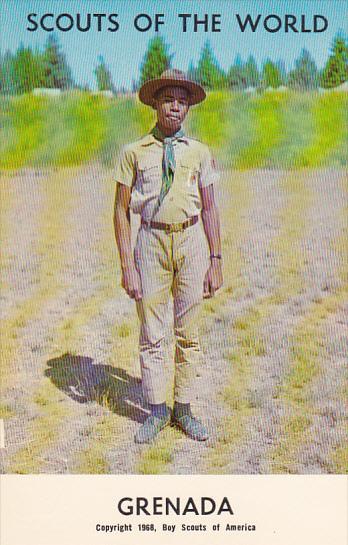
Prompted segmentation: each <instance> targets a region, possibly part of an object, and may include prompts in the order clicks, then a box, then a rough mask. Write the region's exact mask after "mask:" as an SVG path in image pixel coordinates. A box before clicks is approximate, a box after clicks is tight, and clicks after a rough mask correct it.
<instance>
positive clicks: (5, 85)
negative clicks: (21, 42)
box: [0, 50, 15, 94]
mask: <svg viewBox="0 0 348 545" xmlns="http://www.w3.org/2000/svg"><path fill="white" fill-rule="evenodd" d="M13 59H14V56H13V55H12V53H11V52H10V51H9V50H7V51H6V53H5V55H0V91H1V93H4V94H13V93H14V92H15V81H14V71H13V69H14V66H13Z"/></svg>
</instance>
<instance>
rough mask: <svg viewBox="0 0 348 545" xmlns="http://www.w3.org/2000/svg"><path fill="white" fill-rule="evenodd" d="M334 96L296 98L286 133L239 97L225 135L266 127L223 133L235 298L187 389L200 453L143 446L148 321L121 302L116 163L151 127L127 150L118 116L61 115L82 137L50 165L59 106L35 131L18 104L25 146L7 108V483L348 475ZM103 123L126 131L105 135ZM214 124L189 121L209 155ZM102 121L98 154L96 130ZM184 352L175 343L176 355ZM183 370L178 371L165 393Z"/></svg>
mask: <svg viewBox="0 0 348 545" xmlns="http://www.w3.org/2000/svg"><path fill="white" fill-rule="evenodd" d="M328 97H329V95H327V96H326V95H325V96H324V97H319V98H317V99H316V100H315V101H313V100H312V99H311V100H312V101H310V100H309V98H308V97H305V96H303V97H302V96H300V97H299V98H298V99H296V100H298V101H299V102H298V104H299V108H298V109H297V111H296V113H294V116H291V117H289V116H288V117H287V113H286V112H287V111H288V110H289V108H290V106H289V100H288V99H287V98H286V97H285V98H284V97H282V96H276V97H273V98H272V99H271V98H269V97H268V98H267V101H266V99H264V98H262V97H261V98H257V99H255V100H256V104H254V105H253V106H252V107H251V106H250V108H249V107H248V108H246V107H245V108H244V110H243V109H241V101H243V100H245V99H243V98H240V97H234V98H233V100H230V101H228V103H226V105H225V106H224V108H225V107H226V108H227V109H228V111H229V112H230V115H231V117H230V118H229V119H230V120H233V119H234V117H233V115H232V113H233V112H235V115H236V116H238V115H239V116H240V117H241V118H243V119H239V120H237V117H236V123H246V120H247V118H249V117H250V119H251V121H250V123H252V124H253V125H252V127H251V126H250V125H248V126H247V125H245V131H244V132H243V134H242V135H241V137H240V138H239V139H238V127H240V126H241V125H238V126H237V127H236V125H234V124H233V123H232V121H231V123H226V124H225V125H224V124H223V120H221V122H220V124H219V125H218V129H217V130H218V131H220V132H214V134H215V136H216V139H217V140H216V141H215V142H216V146H215V153H216V155H217V157H218V160H219V163H220V166H221V170H222V177H221V181H220V182H219V186H218V189H217V191H218V201H219V205H220V210H221V216H222V232H223V255H224V279H225V282H224V286H223V288H222V289H221V291H220V292H218V293H217V294H216V296H215V298H213V299H211V300H207V301H206V302H205V303H204V307H203V317H202V323H201V338H202V346H203V350H204V360H203V362H202V366H201V368H200V370H199V374H198V375H197V377H196V378H195V380H194V382H193V383H192V396H193V405H194V408H195V412H196V413H197V414H198V415H199V416H201V417H202V419H203V420H205V421H206V423H207V425H208V427H209V430H210V439H209V441H208V442H207V443H205V444H198V443H194V442H193V441H191V440H189V439H187V438H186V437H184V436H183V435H182V434H181V433H179V432H178V431H177V430H174V429H172V428H168V429H166V430H164V431H163V432H162V434H161V435H160V436H159V438H158V440H157V441H156V442H155V444H154V445H152V446H151V445H150V446H140V445H135V444H134V443H133V434H134V432H135V431H136V429H137V427H138V426H139V425H140V423H141V422H142V421H143V419H144V418H145V417H146V415H147V408H146V406H145V405H144V403H143V400H142V394H141V381H140V369H139V364H138V358H137V337H138V324H137V318H136V311H135V306H134V303H133V302H132V301H131V300H129V299H128V298H127V296H126V294H125V293H124V292H123V290H122V289H121V287H120V270H119V262H118V257H117V252H116V246H115V242H114V235H113V225H112V214H113V201H114V192H115V184H114V181H113V168H112V166H113V157H114V153H113V152H112V153H111V152H110V149H111V148H112V150H113V151H114V148H115V149H118V147H119V145H120V144H121V143H122V141H127V139H130V138H131V137H132V130H134V127H135V126H136V125H135V124H136V123H140V125H141V126H139V127H140V128H139V127H138V130H140V129H141V127H143V126H151V125H149V122H151V119H149V118H148V117H147V113H146V112H145V113H144V112H143V113H142V114H141V115H140V114H139V116H140V117H139V116H138V115H135V114H134V113H133V114H132V115H133V117H132V118H130V119H129V124H128V125H127V127H125V129H124V130H123V132H122V134H121V135H120V134H119V133H120V130H119V131H118V133H117V131H116V129H115V127H114V126H113V122H114V121H115V119H117V115H121V113H120V112H121V110H120V111H117V108H118V107H119V106H117V105H115V108H116V112H115V111H114V110H113V109H112V108H113V107H112V106H110V105H106V102H105V103H104V102H100V103H98V109H92V110H90V118H88V116H87V117H86V116H85V115H84V114H83V109H82V105H81V103H80V102H79V101H77V104H75V106H74V105H72V104H68V105H65V106H64V108H68V107H69V108H71V109H72V110H71V111H72V112H73V114H74V115H75V117H76V118H77V119H79V120H80V121H78V125H77V126H78V127H79V129H78V131H77V132H76V130H75V132H74V129H72V132H71V134H70V135H69V138H67V140H66V141H65V142H64V141H62V139H59V140H56V141H55V142H56V144H57V146H56V148H55V147H54V146H55V144H54V141H53V140H51V145H47V144H45V139H44V137H43V134H44V135H46V136H45V138H52V139H53V132H54V131H53V130H52V127H50V124H49V123H48V122H47V118H48V117H49V116H50V115H52V112H51V111H50V108H49V107H48V106H47V104H43V103H40V104H39V103H37V104H36V106H37V109H36V110H35V112H36V113H35V115H34V114H33V111H32V109H31V107H29V110H30V112H29V113H30V115H29V113H28V110H26V109H25V108H24V106H23V104H21V105H20V106H21V108H22V110H23V113H22V114H21V115H23V116H27V117H28V125H26V129H25V130H26V133H25V134H23V132H22V133H21V132H20V129H16V127H15V126H14V124H13V123H12V124H11V108H13V105H8V110H7V113H6V115H5V123H4V130H5V133H6V135H7V136H6V138H7V142H6V144H5V147H4V148H3V150H2V151H3V153H2V163H1V168H2V179H1V195H0V197H1V224H0V229H1V240H2V244H1V276H2V284H1V319H2V325H1V367H2V384H1V386H2V393H1V415H0V417H1V418H2V419H3V420H4V427H5V448H4V449H1V464H2V471H3V472H5V473H24V474H27V473H146V474H149V473H161V474H162V473H171V474H179V473H181V474H193V473H201V474H208V473H211V474H216V473H228V474H232V473H233V474H246V473H262V474H268V473H346V472H348V459H347V457H348V450H347V416H348V414H347V405H346V400H347V354H348V339H347V325H348V252H347V244H346V241H347V235H348V233H347V178H346V170H345V159H344V154H345V152H344V148H345V145H344V144H345V142H346V134H345V130H346V129H345V126H344V121H343V120H342V118H341V113H342V110H341V106H342V102H343V98H342V99H341V98H339V99H338V98H337V97H333V98H332V97H331V98H328ZM86 100H87V99H86ZM88 100H89V99H88ZM209 100H211V101H214V100H218V104H222V103H223V101H224V100H226V97H214V96H211V97H210V99H209ZM292 100H295V99H292ZM330 100H331V102H330V104H328V101H330ZM344 100H346V99H344ZM257 101H259V102H257ZM262 101H264V102H262ZM272 101H273V102H272ZM335 101H336V102H335ZM269 102H270V103H269ZM337 104H338V106H337ZM26 106H27V107H28V104H27V105H26ZM208 106H209V102H208ZM307 106H308V108H307ZM59 107H61V108H63V106H59ZM77 107H78V108H80V110H78V111H77V110H76V108H77ZM301 107H302V110H303V111H302V116H300V113H301ZM108 109H109V110H108ZM121 109H122V108H121ZM287 109H288V110H287ZM22 110H21V111H22ZM106 110H108V111H109V113H111V112H112V114H113V117H112V116H110V115H108V122H107V123H106V124H100V123H99V120H100V116H103V115H105V111H106ZM209 111H211V110H208V113H209ZM291 111H295V109H292V110H291ZM117 112H118V113H117ZM231 112H232V113H231ZM308 112H309V113H308ZM323 112H324V113H323ZM327 112H330V113H329V114H327ZM208 113H207V111H206V110H203V109H202V111H201V114H200V117H199V116H198V114H197V116H196V117H193V118H192V120H191V130H192V131H193V132H194V133H196V134H199V135H200V136H201V137H202V139H203V140H204V141H208V143H209V144H210V145H213V143H214V142H209V138H210V139H213V137H212V136H211V135H212V134H213V132H209V131H206V125H207V123H208V122H209V119H208V118H207V116H208ZM16 115H18V112H17V114H16ZM65 115H66V116H67V119H68V118H69V119H70V117H69V116H70V115H72V114H71V112H70V113H69V112H65ZM93 115H94V116H95V119H94V120H93V119H92V117H93ZM296 115H298V116H299V118H298V124H296V123H295V121H296ZM6 116H7V117H6ZM30 116H31V118H33V119H34V120H33V119H31V118H30ZM79 116H80V117H79ZM243 116H244V117H243ZM30 119H31V120H30ZM91 119H92V121H91ZM139 119H140V121H139ZM214 119H215V118H214ZM301 119H302V120H303V122H302V124H301ZM42 120H44V121H42ZM45 120H46V121H45ZM95 120H98V123H97V125H98V130H97V131H96V133H94V132H93V131H92V132H93V138H94V139H93V138H91V137H89V134H90V132H91V131H90V132H88V131H87V134H86V133H84V125H83V124H84V123H85V124H86V123H87V125H88V123H89V122H91V123H92V122H93V123H94V122H95ZM287 120H288V121H287ZM41 122H42V123H43V125H42V126H41V125H40V123H41ZM60 122H61V123H63V122H64V119H63V120H62V119H61V120H60ZM132 123H133V125H132ZM296 127H297V129H296ZM298 127H300V128H301V130H300V129H299V128H298ZM210 129H211V131H214V127H212V126H210ZM16 130H17V132H18V134H17V133H16ZM59 130H62V129H61V128H60V127H58V128H57V131H59ZM47 131H48V132H47ZM50 131H51V132H50ZM296 131H297V132H296ZM50 135H51V136H50ZM106 135H108V137H107V138H106ZM81 138H83V140H82V143H81ZM219 139H220V140H219ZM49 142H50V140H49ZM77 143H79V146H80V148H79V147H76V146H77ZM287 143H288V144H287ZM68 144H69V145H68ZM69 146H70V147H69ZM74 146H75V147H74ZM236 150H237V151H236ZM171 343H172V338H171V336H170V335H168V353H169V354H171V349H172V345H171ZM172 371H173V369H172V366H171V365H170V358H168V377H169V380H170V379H171V377H172ZM170 398H171V392H170V391H168V401H170Z"/></svg>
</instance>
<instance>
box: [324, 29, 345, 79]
mask: <svg viewBox="0 0 348 545" xmlns="http://www.w3.org/2000/svg"><path fill="white" fill-rule="evenodd" d="M347 80H348V46H347V42H346V40H345V38H344V36H343V35H342V34H338V35H337V36H336V37H335V38H334V42H333V45H332V54H331V55H330V57H329V59H328V61H327V63H326V66H325V68H324V70H323V74H322V78H321V84H322V85H323V87H327V88H331V87H337V86H338V85H341V84H342V83H344V82H345V81H347Z"/></svg>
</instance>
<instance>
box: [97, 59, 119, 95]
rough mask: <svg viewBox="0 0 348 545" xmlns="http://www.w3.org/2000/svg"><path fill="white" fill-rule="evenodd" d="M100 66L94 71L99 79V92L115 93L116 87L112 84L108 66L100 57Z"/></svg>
mask: <svg viewBox="0 0 348 545" xmlns="http://www.w3.org/2000/svg"><path fill="white" fill-rule="evenodd" d="M98 61H99V64H98V66H97V67H96V69H95V70H94V73H95V75H96V78H97V85H98V90H99V91H114V89H115V86H114V84H113V82H112V76H111V72H110V70H109V68H108V67H107V66H106V64H105V62H104V59H103V57H102V56H101V55H100V56H99V57H98Z"/></svg>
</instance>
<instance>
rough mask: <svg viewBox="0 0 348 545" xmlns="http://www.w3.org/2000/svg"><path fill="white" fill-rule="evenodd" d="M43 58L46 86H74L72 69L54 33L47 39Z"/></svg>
mask: <svg viewBox="0 0 348 545" xmlns="http://www.w3.org/2000/svg"><path fill="white" fill-rule="evenodd" d="M43 58H44V63H45V87H49V88H59V89H69V88H71V87H74V85H75V84H74V80H73V77H72V72H71V69H70V67H69V65H68V63H67V61H66V58H65V55H64V53H62V51H61V50H60V46H59V43H58V39H57V38H56V37H55V35H54V34H53V35H52V34H51V35H50V36H49V37H48V39H47V43H46V48H45V51H44V54H43Z"/></svg>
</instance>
